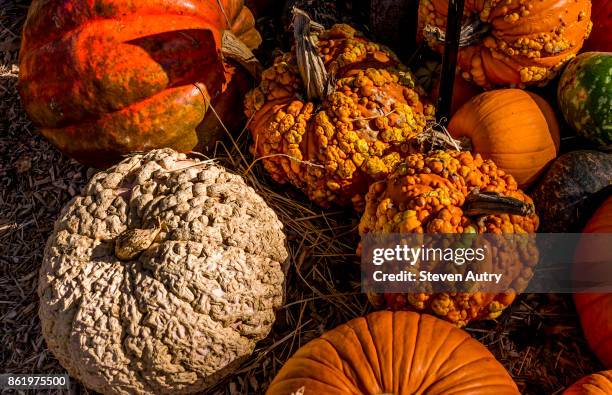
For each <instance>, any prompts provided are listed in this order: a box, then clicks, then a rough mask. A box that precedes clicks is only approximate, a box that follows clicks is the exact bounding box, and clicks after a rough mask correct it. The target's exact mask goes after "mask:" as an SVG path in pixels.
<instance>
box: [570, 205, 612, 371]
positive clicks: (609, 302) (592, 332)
mask: <svg viewBox="0 0 612 395" xmlns="http://www.w3.org/2000/svg"><path fill="white" fill-rule="evenodd" d="M583 232H584V233H612V197H609V198H608V199H607V200H606V201H605V202H604V203H603V204H602V205H601V207H599V209H598V210H597V211H596V212H595V214H593V216H592V217H591V219H590V220H589V222H588V223H587V225H586V227H585V228H584V230H583ZM589 244H590V245H589V246H588V247H587V246H586V245H579V246H578V249H577V251H576V261H579V260H583V261H588V260H589V259H588V257H589V254H590V253H591V251H593V245H592V243H589ZM601 248H603V249H602V250H600V251H606V248H609V246H602V247H601ZM598 255H600V252H598ZM576 269H577V270H579V268H576ZM574 302H575V304H576V310H577V311H578V314H579V315H580V323H581V324H582V330H583V331H584V335H585V336H586V339H587V341H588V342H589V345H590V346H591V349H592V350H593V352H595V354H596V355H597V357H599V359H600V360H601V362H602V363H603V364H604V366H605V367H606V368H608V369H610V368H612V315H610V312H611V311H612V294H609V293H607V294H587V293H576V294H574Z"/></svg>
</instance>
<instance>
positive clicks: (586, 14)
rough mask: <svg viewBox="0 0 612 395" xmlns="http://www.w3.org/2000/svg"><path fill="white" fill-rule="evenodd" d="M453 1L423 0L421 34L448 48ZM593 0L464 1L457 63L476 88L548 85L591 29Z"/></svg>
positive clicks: (440, 46) (433, 42)
mask: <svg viewBox="0 0 612 395" xmlns="http://www.w3.org/2000/svg"><path fill="white" fill-rule="evenodd" d="M447 11H448V0H424V1H421V2H420V7H419V27H418V28H419V32H421V33H423V34H424V35H425V37H426V39H427V41H428V43H429V44H430V46H431V47H433V48H434V49H436V50H438V51H440V52H441V51H442V48H443V36H444V29H445V26H446V18H447ZM590 16H591V2H590V0H539V1H534V0H521V1H519V0H508V1H505V0H504V1H502V0H491V1H474V0H468V1H466V2H465V10H464V25H463V27H462V40H461V44H460V45H462V47H461V48H460V50H459V57H458V60H457V64H458V66H459V68H460V69H461V71H462V72H463V73H462V75H463V76H464V78H466V79H468V80H473V81H474V82H475V83H476V84H478V85H480V86H482V87H485V88H491V87H493V86H496V85H499V86H524V85H533V84H538V85H540V84H545V83H546V82H548V81H550V80H551V79H552V78H553V77H554V76H555V75H556V74H557V72H558V71H560V70H561V68H562V67H563V65H564V64H565V63H566V62H567V61H568V60H569V59H571V58H572V57H573V56H574V55H576V53H577V52H578V50H580V47H582V43H583V42H584V40H585V39H586V38H587V37H588V34H589V32H590V29H591V21H590Z"/></svg>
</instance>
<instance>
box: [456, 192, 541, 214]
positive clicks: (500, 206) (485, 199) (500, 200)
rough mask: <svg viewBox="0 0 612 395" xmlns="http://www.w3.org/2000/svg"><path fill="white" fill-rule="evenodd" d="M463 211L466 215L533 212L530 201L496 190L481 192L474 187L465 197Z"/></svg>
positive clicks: (533, 208)
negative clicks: (505, 194)
mask: <svg viewBox="0 0 612 395" xmlns="http://www.w3.org/2000/svg"><path fill="white" fill-rule="evenodd" d="M463 212H464V213H465V214H467V215H474V216H477V215H495V214H510V215H521V216H529V215H533V214H535V207H534V206H533V204H532V203H527V202H524V201H522V200H519V199H516V198H513V197H510V196H504V195H502V194H500V193H497V192H481V191H480V189H478V188H474V189H473V190H472V191H471V192H470V193H469V195H468V196H467V197H466V198H465V203H464V204H463Z"/></svg>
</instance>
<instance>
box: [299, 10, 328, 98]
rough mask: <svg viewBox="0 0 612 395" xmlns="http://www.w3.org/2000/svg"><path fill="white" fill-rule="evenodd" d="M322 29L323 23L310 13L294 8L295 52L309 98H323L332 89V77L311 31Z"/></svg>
mask: <svg viewBox="0 0 612 395" xmlns="http://www.w3.org/2000/svg"><path fill="white" fill-rule="evenodd" d="M321 30H323V26H322V25H320V24H318V23H316V22H313V21H312V20H311V19H310V17H309V16H308V14H306V13H305V12H304V11H302V10H300V9H299V8H295V7H294V8H293V36H294V38H295V52H296V57H297V64H298V68H299V70H300V75H301V76H302V82H303V83H304V88H305V89H306V96H307V97H308V100H312V99H319V100H323V99H324V98H325V97H326V96H327V94H328V93H329V91H330V89H329V86H330V78H329V76H328V74H327V70H325V64H323V60H322V59H321V57H320V56H319V54H318V51H317V44H316V39H315V37H313V35H311V31H321Z"/></svg>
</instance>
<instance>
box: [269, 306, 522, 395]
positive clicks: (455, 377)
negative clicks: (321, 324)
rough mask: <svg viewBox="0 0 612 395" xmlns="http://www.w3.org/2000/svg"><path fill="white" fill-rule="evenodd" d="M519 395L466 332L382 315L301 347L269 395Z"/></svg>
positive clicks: (405, 315)
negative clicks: (424, 394) (451, 394)
mask: <svg viewBox="0 0 612 395" xmlns="http://www.w3.org/2000/svg"><path fill="white" fill-rule="evenodd" d="M298 393H300V394H304V395H318V394H325V395H348V394H351V395H352V394H364V395H379V394H396V395H409V394H421V393H426V394H431V395H436V394H449V393H453V394H472V395H477V394H491V393H495V394H499V395H502V394H503V395H506V394H518V393H519V392H518V389H517V387H516V384H515V383H514V382H513V381H512V379H511V378H510V375H509V374H508V372H506V370H505V369H504V367H503V366H502V365H501V364H500V363H499V362H498V361H497V360H496V359H495V357H494V356H493V355H492V354H491V353H490V352H489V351H488V350H487V349H486V348H485V347H484V346H483V345H482V344H480V343H479V342H478V341H476V340H474V339H472V338H471V337H470V336H469V335H468V334H467V333H466V332H464V331H462V330H460V329H457V328H454V327H453V326H452V325H450V324H448V323H446V322H444V321H442V320H439V319H436V318H434V317H432V316H429V315H426V314H423V315H419V314H416V313H413V312H405V311H402V312H390V311H381V312H376V313H372V314H369V315H368V316H366V317H359V318H355V319H354V320H352V321H349V322H347V323H346V324H343V325H340V326H338V327H337V328H335V329H333V330H331V331H329V332H326V333H324V334H323V335H322V336H321V337H320V338H318V339H315V340H312V341H310V342H309V343H308V344H306V345H305V346H303V347H302V348H300V349H299V350H298V351H297V352H296V353H295V355H294V356H293V357H291V358H290V359H289V360H288V361H287V362H286V363H285V366H283V368H282V369H281V370H280V372H279V373H278V375H277V376H276V378H275V379H274V381H272V383H271V384H270V387H269V388H268V391H267V392H266V394H267V395H288V394H298Z"/></svg>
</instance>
